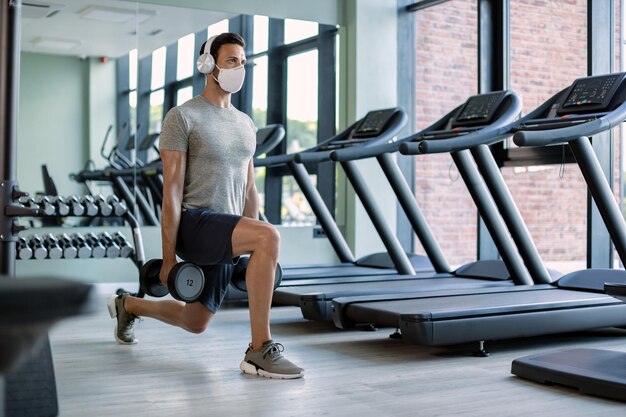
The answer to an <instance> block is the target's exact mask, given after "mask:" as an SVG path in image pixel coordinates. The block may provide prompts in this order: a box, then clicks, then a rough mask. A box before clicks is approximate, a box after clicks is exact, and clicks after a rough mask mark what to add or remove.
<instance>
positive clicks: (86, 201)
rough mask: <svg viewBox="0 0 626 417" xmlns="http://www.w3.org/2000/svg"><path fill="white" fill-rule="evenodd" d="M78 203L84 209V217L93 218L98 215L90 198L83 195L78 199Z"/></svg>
mask: <svg viewBox="0 0 626 417" xmlns="http://www.w3.org/2000/svg"><path fill="white" fill-rule="evenodd" d="M80 202H81V204H82V205H83V206H84V207H85V215H86V216H90V217H93V216H97V215H98V205H97V204H96V202H95V201H94V199H93V197H92V196H90V195H85V196H83V197H82V198H81V199H80Z"/></svg>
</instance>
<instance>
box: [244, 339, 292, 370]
mask: <svg viewBox="0 0 626 417" xmlns="http://www.w3.org/2000/svg"><path fill="white" fill-rule="evenodd" d="M284 350H285V348H284V346H283V345H281V344H280V343H276V342H274V341H273V340H268V341H267V342H265V343H263V345H262V346H261V347H260V348H258V349H252V344H250V345H249V346H248V350H246V356H245V357H244V358H243V361H241V364H240V365H239V369H241V371H242V372H243V373H246V374H248V375H259V376H263V377H265V378H277V379H294V378H302V377H303V376H304V369H302V368H299V367H297V366H296V365H294V364H293V363H292V362H290V361H289V360H288V359H286V358H285V357H284V356H283V355H282V352H283V351H284Z"/></svg>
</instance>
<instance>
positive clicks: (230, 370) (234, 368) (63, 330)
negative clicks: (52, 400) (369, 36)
mask: <svg viewBox="0 0 626 417" xmlns="http://www.w3.org/2000/svg"><path fill="white" fill-rule="evenodd" d="M99 290H100V291H101V295H102V302H101V309H100V311H99V312H98V313H97V314H94V315H90V316H84V317H79V318H75V319H70V320H66V321H64V322H62V323H60V324H58V325H57V326H56V327H54V328H53V330H52V331H51V333H50V338H51V343H52V354H53V358H54V364H55V370H56V378H57V389H58V395H59V408H60V414H59V415H60V416H61V417H67V416H81V417H83V416H86V415H90V416H99V417H105V416H115V417H119V416H137V417H139V416H161V415H176V416H205V415H206V416H209V415H210V416H245V415H250V416H265V415H267V416H272V417H281V416H299V415H302V416H305V415H306V416H317V415H324V416H346V415H350V414H352V415H358V416H359V417H367V416H375V417H381V416H407V417H408V416H411V417H414V416H480V417H489V416H498V417H501V416H524V417H528V416H531V415H547V414H549V415H553V416H564V415H567V416H568V417H576V416H581V417H582V416H585V417H588V416H603V417H609V416H623V415H624V404H623V403H619V402H616V401H611V400H603V399H599V398H594V397H589V396H584V395H580V394H578V393H577V392H575V391H573V390H569V389H566V388H561V387H546V386H543V385H539V384H534V383H531V382H527V381H524V380H522V379H519V378H517V377H514V376H512V375H511V374H510V366H511V361H512V360H513V359H515V358H517V357H520V356H524V355H527V354H531V353H539V352H544V351H547V350H556V349H559V348H568V347H594V348H607V349H614V350H621V351H625V352H626V343H625V342H624V341H625V340H626V339H624V338H625V337H626V331H624V330H617V329H605V330H599V331H595V332H586V333H578V334H566V335H558V336H550V337H538V338H530V339H524V340H508V341H500V342H492V343H488V344H487V348H488V350H489V351H490V352H491V356H490V357H487V358H477V357H473V356H471V352H472V351H473V350H474V348H475V347H476V346H475V345H463V346H454V347H445V348H439V347H438V348H430V347H421V346H412V345H406V344H404V343H403V342H402V341H400V340H392V339H389V338H388V337H387V336H388V334H390V333H391V332H392V330H393V329H380V330H378V331H375V332H364V331H356V330H355V331H341V330H337V329H335V328H334V326H333V325H332V324H330V323H315V322H308V321H305V320H304V319H302V316H301V314H300V310H299V309H297V308H293V307H277V308H274V309H273V311H272V330H273V336H274V338H275V340H277V341H279V342H281V343H283V344H284V345H285V347H286V355H287V357H288V358H289V359H292V360H293V361H294V362H296V363H297V364H300V365H301V366H303V367H304V368H305V369H306V376H305V378H304V379H300V380H292V381H283V380H267V379H264V378H258V377H251V376H247V375H243V374H241V373H240V372H239V369H238V366H239V362H240V361H241V359H242V358H243V353H244V350H245V348H246V345H247V343H248V340H249V328H248V310H247V308H245V307H242V306H226V307H225V308H223V309H222V310H221V311H220V312H219V313H218V314H217V315H216V317H215V318H214V321H213V322H212V323H211V324H210V325H209V329H208V330H207V331H206V332H205V333H203V334H201V335H193V334H190V333H186V332H184V331H183V330H180V329H176V328H173V327H169V326H166V325H164V324H162V323H159V322H157V321H154V320H151V319H145V320H143V321H141V322H138V323H137V324H136V336H137V338H138V339H139V343H138V344H137V345H134V346H120V345H118V344H117V343H115V341H114V339H113V335H112V332H113V326H114V321H113V320H111V319H110V318H109V316H108V313H107V312H106V308H105V303H106V295H105V293H108V292H109V290H113V288H112V287H110V286H108V287H107V286H106V285H99Z"/></svg>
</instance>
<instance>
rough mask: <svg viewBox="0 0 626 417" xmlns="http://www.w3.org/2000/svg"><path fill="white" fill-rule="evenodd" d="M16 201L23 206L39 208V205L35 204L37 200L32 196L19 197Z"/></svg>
mask: <svg viewBox="0 0 626 417" xmlns="http://www.w3.org/2000/svg"><path fill="white" fill-rule="evenodd" d="M18 201H19V203H20V204H21V205H23V206H24V207H28V208H31V209H36V210H40V207H39V205H38V204H37V202H36V201H35V200H33V198H32V197H27V196H24V197H20V198H19V200H18Z"/></svg>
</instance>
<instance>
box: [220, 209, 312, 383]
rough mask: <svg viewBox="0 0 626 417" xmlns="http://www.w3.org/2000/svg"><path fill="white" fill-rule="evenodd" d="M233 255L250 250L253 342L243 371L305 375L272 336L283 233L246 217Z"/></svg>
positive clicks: (234, 241) (276, 375) (278, 375)
mask: <svg viewBox="0 0 626 417" xmlns="http://www.w3.org/2000/svg"><path fill="white" fill-rule="evenodd" d="M232 248H233V255H234V256H239V255H242V254H244V253H250V254H251V255H250V262H249V263H248V270H247V271H246V286H247V288H248V304H249V306H250V327H251V329H252V343H251V344H250V346H249V347H248V350H247V351H246V353H245V356H244V359H243V361H241V364H240V365H239V368H240V369H241V370H242V372H244V373H246V374H250V375H260V376H264V377H267V378H281V379H293V378H301V377H303V376H304V369H302V368H300V367H298V366H296V365H295V364H294V363H292V362H291V361H289V360H288V359H286V358H285V357H284V356H283V354H282V352H283V350H284V347H283V345H281V344H280V343H276V342H274V341H273V340H272V336H271V333H270V324H269V317H270V308H271V306H272V294H273V292H274V273H275V271H276V264H277V262H278V252H279V248H280V236H279V234H278V232H277V230H276V229H275V228H274V226H272V225H270V224H268V223H263V222H259V221H256V220H252V219H248V218H245V217H244V218H242V219H241V220H240V221H239V223H238V224H237V226H236V227H235V230H234V231H233V239H232Z"/></svg>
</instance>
